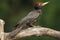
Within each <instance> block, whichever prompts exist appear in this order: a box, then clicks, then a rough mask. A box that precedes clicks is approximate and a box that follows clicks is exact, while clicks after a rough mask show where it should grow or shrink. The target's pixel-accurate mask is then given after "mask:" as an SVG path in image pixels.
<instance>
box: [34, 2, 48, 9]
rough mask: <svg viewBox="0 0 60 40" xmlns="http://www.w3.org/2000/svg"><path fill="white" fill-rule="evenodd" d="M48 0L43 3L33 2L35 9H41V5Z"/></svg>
mask: <svg viewBox="0 0 60 40" xmlns="http://www.w3.org/2000/svg"><path fill="white" fill-rule="evenodd" d="M48 3H49V2H45V3H43V2H36V3H34V8H35V9H36V10H38V9H41V8H42V7H44V6H45V5H46V4H48Z"/></svg>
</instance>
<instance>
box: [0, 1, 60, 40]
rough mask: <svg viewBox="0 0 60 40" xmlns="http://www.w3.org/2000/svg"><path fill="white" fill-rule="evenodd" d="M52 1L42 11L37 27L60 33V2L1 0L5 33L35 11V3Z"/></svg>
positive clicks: (42, 39) (44, 39)
mask: <svg viewBox="0 0 60 40" xmlns="http://www.w3.org/2000/svg"><path fill="white" fill-rule="evenodd" d="M38 1H41V2H46V1H50V3H49V4H48V5H46V6H45V7H44V8H43V9H42V11H43V15H42V16H41V17H39V19H38V21H37V22H36V23H35V25H41V26H44V27H48V28H52V29H55V30H59V31H60V0H0V19H3V20H5V32H10V31H12V30H13V26H14V25H15V24H16V23H17V22H18V21H19V20H20V19H21V18H23V17H24V16H26V15H27V14H28V13H29V12H30V11H32V10H34V8H33V4H34V2H38ZM21 40H57V39H55V38H52V37H47V36H42V37H35V36H32V37H28V38H24V39H21Z"/></svg>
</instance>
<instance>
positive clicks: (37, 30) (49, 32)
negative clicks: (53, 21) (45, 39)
mask: <svg viewBox="0 0 60 40" xmlns="http://www.w3.org/2000/svg"><path fill="white" fill-rule="evenodd" d="M17 30H18V28H17ZM14 31H15V30H13V31H12V34H14V33H15V32H14ZM1 33H3V34H1ZM10 34H11V32H9V33H6V32H4V22H3V21H1V20H0V39H1V40H13V39H18V38H23V37H27V36H33V35H35V36H50V37H54V38H57V39H59V40H60V31H56V30H54V29H50V28H45V27H41V26H34V27H31V28H27V29H24V30H21V31H20V32H18V34H17V35H15V36H14V37H13V38H12V37H11V38H9V35H10ZM4 35H5V36H4ZM1 36H2V37H1ZM12 36H13V35H12ZM2 38H4V39H2Z"/></svg>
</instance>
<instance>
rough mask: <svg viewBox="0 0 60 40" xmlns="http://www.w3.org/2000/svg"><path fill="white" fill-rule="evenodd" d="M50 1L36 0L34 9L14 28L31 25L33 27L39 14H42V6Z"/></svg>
mask: <svg viewBox="0 0 60 40" xmlns="http://www.w3.org/2000/svg"><path fill="white" fill-rule="evenodd" d="M48 3H49V1H48V2H44V3H43V2H35V3H34V5H33V8H34V10H33V11H31V12H29V13H28V14H27V15H26V16H25V17H24V18H22V19H21V20H20V21H19V22H18V23H17V24H16V25H15V26H14V29H16V28H22V26H26V25H27V26H29V27H33V26H34V25H33V23H35V22H36V21H37V19H38V18H39V16H41V15H42V8H43V7H44V6H45V5H46V4H48Z"/></svg>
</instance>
